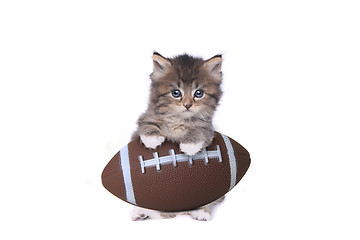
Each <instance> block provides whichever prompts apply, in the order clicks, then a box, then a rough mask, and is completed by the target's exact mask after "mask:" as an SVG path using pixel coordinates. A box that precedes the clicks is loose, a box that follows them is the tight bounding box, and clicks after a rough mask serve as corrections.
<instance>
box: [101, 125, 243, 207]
mask: <svg viewBox="0 0 360 240" xmlns="http://www.w3.org/2000/svg"><path fill="white" fill-rule="evenodd" d="M249 166H250V154H249V152H248V151H247V150H246V149H245V148H244V147H243V146H241V145H240V144H239V143H237V142H236V141H234V140H233V139H231V138H229V137H228V136H226V135H224V134H221V133H218V132H215V137H214V139H213V142H212V144H211V145H210V146H209V147H207V148H206V149H204V150H202V151H200V152H198V153H197V154H195V155H194V156H188V155H185V154H184V153H182V152H181V151H180V149H179V144H176V143H173V142H170V141H165V142H164V143H163V144H162V145H161V146H158V147H157V148H156V149H148V148H146V147H145V146H144V145H143V144H142V143H141V141H140V138H138V139H135V140H133V141H131V142H130V143H129V144H127V145H126V146H124V147H123V148H122V149H121V150H120V151H119V152H117V153H116V154H115V156H114V157H113V158H112V159H111V160H110V162H109V163H108V164H107V165H106V167H105V169H104V170H103V173H102V176H101V177H102V183H103V186H104V187H105V188H106V189H107V190H108V191H110V192H111V193H112V194H114V195H115V196H116V197H118V198H120V199H122V200H124V201H126V202H128V203H131V204H133V205H136V206H139V207H143V208H148V209H153V210H158V211H165V212H175V211H187V210H192V209H196V208H198V207H201V206H203V205H206V204H208V203H211V202H213V201H215V200H217V199H218V198H220V197H222V196H223V195H225V194H226V193H227V192H228V191H230V190H231V189H232V188H233V187H234V186H235V185H236V184H237V183H238V182H239V181H240V179H241V178H242V177H243V176H244V174H245V173H246V171H247V169H248V168H249Z"/></svg>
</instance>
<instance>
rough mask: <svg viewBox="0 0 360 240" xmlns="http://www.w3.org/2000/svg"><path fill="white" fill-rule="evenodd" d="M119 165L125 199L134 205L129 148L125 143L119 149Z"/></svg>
mask: <svg viewBox="0 0 360 240" xmlns="http://www.w3.org/2000/svg"><path fill="white" fill-rule="evenodd" d="M120 165H121V168H122V172H123V177H124V183H125V191H126V200H127V201H128V202H130V203H132V204H135V205H136V201H135V195H134V188H133V184H132V180H131V172H130V162H129V150H128V146H127V145H126V146H125V147H123V148H122V149H121V150H120Z"/></svg>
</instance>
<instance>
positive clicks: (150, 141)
mask: <svg viewBox="0 0 360 240" xmlns="http://www.w3.org/2000/svg"><path fill="white" fill-rule="evenodd" d="M140 139H141V142H142V143H144V145H145V147H147V148H152V149H155V148H156V147H157V146H160V145H161V144H162V143H163V142H164V141H165V137H163V136H146V135H140Z"/></svg>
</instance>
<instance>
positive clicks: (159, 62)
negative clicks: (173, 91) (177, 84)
mask: <svg viewBox="0 0 360 240" xmlns="http://www.w3.org/2000/svg"><path fill="white" fill-rule="evenodd" d="M152 59H153V64H154V69H153V76H154V77H160V76H162V75H163V74H164V73H165V72H166V71H167V70H168V68H169V67H170V66H171V62H170V60H169V59H167V58H165V57H163V56H161V54H160V53H158V52H154V54H153V56H152Z"/></svg>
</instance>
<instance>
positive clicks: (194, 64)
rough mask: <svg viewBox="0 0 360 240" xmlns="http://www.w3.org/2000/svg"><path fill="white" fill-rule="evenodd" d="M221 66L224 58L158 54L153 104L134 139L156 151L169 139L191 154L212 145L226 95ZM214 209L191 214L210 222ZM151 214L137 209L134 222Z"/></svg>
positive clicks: (154, 63) (154, 55)
mask: <svg viewBox="0 0 360 240" xmlns="http://www.w3.org/2000/svg"><path fill="white" fill-rule="evenodd" d="M221 63H222V57H221V55H216V56H214V57H212V58H210V59H208V60H205V61H204V60H203V59H201V58H197V57H192V56H189V55H187V54H183V55H179V56H176V57H174V58H165V57H163V56H161V55H160V54H159V53H157V52H154V54H153V66H154V67H153V73H152V74H151V75H150V78H151V90H150V102H149V105H148V109H147V110H146V112H145V113H144V114H142V115H141V116H140V118H139V120H138V129H137V130H136V131H135V133H134V134H133V136H132V138H133V139H135V138H137V137H139V136H140V139H141V141H142V142H143V143H144V145H145V146H146V147H148V148H153V149H155V148H156V147H157V146H159V145H161V144H162V143H163V142H164V141H165V139H167V140H169V141H173V142H176V143H179V144H180V149H181V151H182V152H184V153H185V154H188V155H194V154H196V153H197V152H199V151H200V150H201V149H203V148H205V147H207V146H208V145H210V143H211V142H212V139H213V137H214V129H213V126H212V118H213V115H214V112H215V110H216V107H217V106H218V104H219V100H220V98H221V95H222V91H221V88H220V86H221V82H222V73H221ZM210 208H211V207H210V206H208V205H207V206H204V207H203V208H200V209H198V210H194V211H193V212H189V215H191V216H193V217H194V218H195V219H199V220H210V218H211V217H210ZM149 215H154V214H149V211H145V210H143V209H140V208H137V209H136V210H134V212H133V216H132V219H134V220H139V219H146V218H148V217H151V216H149ZM160 215H162V216H167V217H169V216H173V214H171V213H161V214H160Z"/></svg>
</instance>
